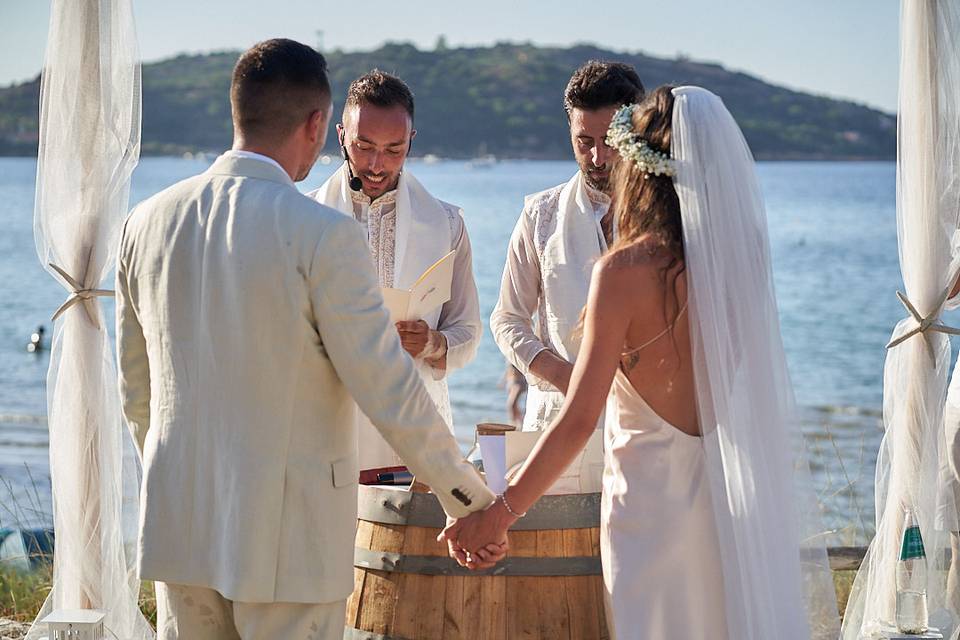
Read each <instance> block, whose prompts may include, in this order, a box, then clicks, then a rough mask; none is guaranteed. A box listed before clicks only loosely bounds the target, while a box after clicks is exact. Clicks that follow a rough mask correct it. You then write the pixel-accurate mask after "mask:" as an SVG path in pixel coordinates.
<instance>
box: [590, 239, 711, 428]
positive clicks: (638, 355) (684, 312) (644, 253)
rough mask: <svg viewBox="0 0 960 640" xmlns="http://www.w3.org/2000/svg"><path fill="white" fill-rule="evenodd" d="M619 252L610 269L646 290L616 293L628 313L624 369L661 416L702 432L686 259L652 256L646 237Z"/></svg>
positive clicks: (623, 360) (621, 366)
mask: <svg viewBox="0 0 960 640" xmlns="http://www.w3.org/2000/svg"><path fill="white" fill-rule="evenodd" d="M619 253H621V254H622V255H620V256H611V259H610V263H611V264H609V268H614V269H617V270H618V271H621V270H622V271H623V273H620V274H618V276H619V277H618V280H619V281H621V282H623V283H624V285H626V286H627V287H631V288H632V287H633V286H635V287H636V289H640V288H643V289H645V290H644V291H639V290H634V291H630V290H624V291H623V292H622V294H623V295H619V296H617V298H618V300H619V301H620V304H622V305H623V306H624V307H625V308H624V310H623V311H624V312H626V313H628V314H629V324H628V326H627V330H626V335H625V337H624V341H623V353H622V356H621V358H620V369H621V371H622V372H623V373H624V374H625V375H626V377H627V379H628V380H629V382H630V385H631V386H632V387H633V389H634V390H635V391H636V392H637V394H639V395H640V396H641V397H642V398H643V400H644V401H645V402H646V403H647V404H648V405H649V406H650V408H651V409H653V411H654V412H656V413H657V414H658V415H659V416H660V417H661V418H663V419H664V420H665V421H667V422H669V423H670V424H671V425H673V426H675V427H676V428H677V429H679V430H680V431H683V432H684V433H687V434H690V435H699V433H700V429H699V424H698V420H697V409H696V398H695V387H694V379H693V359H692V357H691V349H690V325H689V321H688V317H689V316H688V313H689V309H688V307H687V280H686V274H685V272H684V267H683V264H682V263H676V264H673V265H671V264H670V263H671V260H670V257H669V256H666V255H663V254H662V251H657V252H656V253H654V254H652V255H651V253H650V250H648V249H647V248H646V247H645V246H644V244H643V243H642V242H640V243H637V244H636V245H633V246H630V247H625V248H623V249H621V250H620V252H619Z"/></svg>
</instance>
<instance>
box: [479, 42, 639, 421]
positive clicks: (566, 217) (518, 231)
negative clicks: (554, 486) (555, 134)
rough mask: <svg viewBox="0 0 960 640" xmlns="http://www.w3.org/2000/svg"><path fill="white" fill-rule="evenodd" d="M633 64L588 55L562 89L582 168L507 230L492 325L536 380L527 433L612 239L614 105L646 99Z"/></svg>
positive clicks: (546, 412)
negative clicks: (592, 276) (507, 243)
mask: <svg viewBox="0 0 960 640" xmlns="http://www.w3.org/2000/svg"><path fill="white" fill-rule="evenodd" d="M643 95H644V89H643V84H642V83H641V82H640V78H639V77H638V76H637V72H636V71H635V70H634V69H633V68H632V67H631V66H629V65H626V64H622V63H617V62H599V61H595V60H591V61H590V62H587V63H585V64H584V65H583V66H581V67H580V68H579V69H577V70H576V72H574V74H573V77H571V78H570V82H569V83H568V84H567V88H566V91H565V93H564V100H563V104H564V109H565V110H566V112H567V120H568V122H569V123H570V140H571V142H572V144H573V154H574V157H575V158H576V160H577V164H578V165H579V170H578V171H577V173H576V175H574V176H573V177H572V178H571V179H570V180H569V181H568V182H566V183H564V184H561V185H557V186H556V187H553V188H552V189H547V190H546V191H541V192H540V193H535V194H533V195H530V196H527V198H526V203H525V205H524V208H523V212H522V213H521V214H520V219H519V220H518V221H517V225H516V227H515V229H514V231H513V235H512V237H511V238H510V247H509V249H508V251H507V260H506V265H505V266H504V270H503V281H502V283H501V285H500V298H499V301H498V302H497V306H496V308H495V309H494V310H493V315H491V316H490V328H491V330H492V331H493V335H494V338H495V339H496V341H497V346H498V347H500V351H501V352H503V355H504V356H505V357H506V359H507V360H508V361H509V362H510V363H511V364H513V366H515V367H516V368H517V369H519V370H520V372H521V373H523V374H524V375H525V376H526V377H527V379H528V381H529V382H530V388H529V390H528V392H527V408H526V414H525V416H524V420H523V429H524V431H540V430H543V429H545V428H546V427H547V426H548V425H549V424H550V422H551V420H552V419H553V418H554V417H555V416H556V414H557V413H558V412H559V410H560V407H561V406H562V405H563V395H564V393H566V390H567V385H568V383H569V381H570V374H571V372H572V371H573V362H574V360H575V359H576V357H577V351H578V349H579V346H580V340H579V336H578V335H577V331H576V327H577V324H578V322H579V319H580V312H581V310H582V309H583V307H584V306H585V305H586V303H587V291H588V290H589V288H590V270H591V267H592V266H593V263H594V261H595V260H596V259H597V258H598V257H600V255H601V254H602V253H603V252H604V251H606V250H607V246H608V244H609V243H610V241H611V240H612V234H613V231H612V229H613V219H612V217H613V216H612V211H613V209H612V207H611V206H610V204H611V201H610V195H609V194H608V193H607V188H608V180H609V177H610V166H611V161H612V160H613V157H614V153H616V152H615V151H614V150H613V149H611V148H610V147H608V146H607V143H606V135H607V128H608V127H609V125H610V120H611V119H612V117H613V114H614V112H616V110H617V109H619V108H620V107H621V106H623V105H625V104H630V103H634V102H639V101H640V100H642V99H643Z"/></svg>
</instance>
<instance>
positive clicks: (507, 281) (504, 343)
mask: <svg viewBox="0 0 960 640" xmlns="http://www.w3.org/2000/svg"><path fill="white" fill-rule="evenodd" d="M540 295H541V287H540V260H539V257H538V256H537V251H536V247H535V246H534V244H533V224H532V220H531V218H530V215H529V212H528V211H527V210H526V209H525V210H524V211H523V213H522V214H521V215H520V219H519V220H518V221H517V226H516V227H515V228H514V230H513V235H512V236H511V237H510V246H509V248H508V249H507V260H506V264H505V265H504V267H503V279H502V280H501V282H500V297H499V299H498V300H497V306H496V308H494V310H493V314H492V315H491V316H490V330H491V331H492V332H493V338H494V340H496V342H497V346H498V347H499V348H500V351H501V352H502V353H503V355H504V357H505V358H506V359H507V360H508V361H509V362H510V363H511V364H512V365H513V366H515V367H516V368H517V369H519V370H520V372H521V373H523V375H524V376H527V378H528V379H531V378H532V379H534V380H536V377H535V376H533V375H532V374H531V373H530V363H531V362H533V359H534V358H536V357H537V354H539V353H540V352H541V351H544V350H546V349H548V348H549V347H547V345H546V344H544V343H543V341H542V340H541V339H540V338H539V337H538V336H537V334H536V333H535V332H534V330H533V317H534V315H535V314H536V313H537V308H538V305H539V302H540Z"/></svg>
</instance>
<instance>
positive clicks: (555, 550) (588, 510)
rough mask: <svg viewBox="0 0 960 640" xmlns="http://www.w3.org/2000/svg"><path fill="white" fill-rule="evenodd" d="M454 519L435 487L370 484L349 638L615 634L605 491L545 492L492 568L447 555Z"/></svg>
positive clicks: (363, 497) (466, 639)
mask: <svg viewBox="0 0 960 640" xmlns="http://www.w3.org/2000/svg"><path fill="white" fill-rule="evenodd" d="M445 520H446V518H445V516H444V513H443V510H442V509H441V508H440V503H439V501H438V500H437V498H436V496H434V495H433V494H430V493H414V492H404V491H397V490H390V489H384V488H381V487H375V486H361V487H360V500H359V519H358V522H357V538H356V549H355V555H354V566H355V570H354V574H355V583H354V591H353V594H352V595H351V596H350V599H349V601H348V602H347V620H346V627H345V629H344V634H343V637H344V640H348V639H349V640H421V639H422V640H440V639H443V640H456V639H462V640H513V639H515V638H541V639H543V640H547V639H549V640H560V639H564V638H568V639H570V640H592V639H599V638H609V637H610V636H609V634H608V633H607V626H606V619H605V613H604V604H603V577H602V574H601V568H600V528H599V526H600V494H599V493H589V494H580V495H564V496H544V497H543V498H541V499H540V501H539V502H537V504H536V505H535V506H534V507H533V508H531V509H530V512H529V513H528V514H527V516H526V517H525V518H523V519H521V520H519V521H518V522H517V524H516V525H515V526H514V528H513V529H511V531H510V532H509V538H510V555H509V556H508V557H507V558H506V559H505V560H503V561H502V562H501V563H499V564H498V565H497V566H496V567H494V568H493V569H489V570H486V571H480V572H472V571H469V570H467V569H464V568H462V567H460V566H459V565H458V564H457V563H456V562H455V561H454V560H452V559H451V558H449V557H448V556H447V552H446V546H445V545H441V544H439V543H437V541H436V537H437V535H438V534H439V533H440V530H441V529H442V528H443V526H444V523H445Z"/></svg>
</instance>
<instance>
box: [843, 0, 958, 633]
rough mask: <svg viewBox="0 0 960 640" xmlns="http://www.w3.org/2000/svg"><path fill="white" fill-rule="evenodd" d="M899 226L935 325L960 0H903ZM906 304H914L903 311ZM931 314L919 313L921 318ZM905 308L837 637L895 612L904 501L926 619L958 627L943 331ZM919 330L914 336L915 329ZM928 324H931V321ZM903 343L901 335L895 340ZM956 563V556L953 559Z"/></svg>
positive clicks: (944, 266)
mask: <svg viewBox="0 0 960 640" xmlns="http://www.w3.org/2000/svg"><path fill="white" fill-rule="evenodd" d="M898 112H899V113H898V118H897V129H898V141H897V236H898V240H899V246H900V270H901V272H902V273H903V282H904V286H905V290H906V296H905V298H906V300H907V301H909V303H910V304H911V305H912V307H913V308H914V310H915V311H916V312H917V313H918V314H919V315H920V316H921V318H923V319H928V318H929V319H930V320H931V321H933V322H934V323H936V322H937V319H938V318H939V316H940V313H941V312H942V311H943V309H944V307H945V302H946V300H945V298H946V292H948V291H949V289H950V285H951V283H952V282H953V281H954V280H955V278H956V274H957V269H958V266H960V262H958V260H960V244H958V242H957V240H956V239H957V229H958V227H960V4H958V3H957V2H937V1H935V0H904V1H903V2H902V4H901V10H900V95H899V109H898ZM911 314H912V312H911ZM926 324H927V323H926V322H925V323H924V325H926ZM924 325H920V326H918V322H917V320H915V319H914V318H913V317H908V318H906V319H904V320H902V321H901V322H900V323H898V324H897V327H896V328H895V329H894V332H893V338H894V340H893V341H892V342H891V346H892V348H890V349H889V351H888V352H887V360H886V364H885V366H884V378H883V422H884V429H885V432H884V436H883V441H882V442H881V444H880V452H879V455H878V459H877V475H876V490H875V491H876V497H875V499H876V510H877V523H876V525H877V532H876V535H875V536H874V538H873V541H872V542H871V543H870V547H869V549H868V550H867V555H866V557H865V558H864V561H863V565H862V566H861V568H860V572H859V573H858V574H857V579H856V581H855V582H854V585H853V589H852V591H851V594H850V599H849V602H848V604H847V611H846V615H845V617H844V623H843V624H844V629H843V632H844V633H843V637H844V638H845V639H846V640H858V639H859V638H861V637H872V636H875V635H877V634H878V633H879V632H881V631H882V630H883V629H884V628H885V627H889V626H892V625H893V624H894V622H895V615H896V582H895V575H896V573H895V568H896V562H897V559H898V552H899V550H900V543H901V538H902V528H903V519H904V507H912V508H913V509H914V511H915V512H916V514H917V516H918V519H919V524H920V530H921V534H922V537H923V542H924V546H925V548H926V556H927V565H928V571H927V607H928V610H929V611H930V623H931V625H933V626H935V627H939V628H940V631H941V632H943V634H944V636H945V637H947V638H950V637H954V636H953V634H954V633H955V632H956V629H957V621H956V618H955V616H956V615H957V612H955V611H954V612H953V614H952V615H951V614H950V613H948V611H947V609H948V608H949V607H948V605H947V603H946V602H945V598H944V591H945V587H946V584H945V579H944V578H945V574H944V569H945V568H946V564H947V562H949V560H948V558H949V549H950V540H949V533H948V532H946V531H941V530H938V529H940V527H937V526H935V516H936V505H937V499H938V497H940V498H941V499H943V498H946V502H954V501H956V496H954V495H949V496H938V493H939V492H940V491H944V490H946V491H949V492H950V493H951V494H952V493H953V492H954V491H955V487H954V486H951V484H950V483H948V484H947V486H942V485H940V486H938V485H939V482H940V480H942V478H941V477H940V475H939V473H938V467H939V466H940V464H941V463H942V459H941V456H942V455H944V453H945V451H944V448H945V447H944V438H943V431H942V424H943V408H944V401H945V396H946V390H947V376H948V371H949V364H950V344H949V339H948V338H947V336H946V335H944V334H943V333H942V332H938V331H937V328H938V327H937V325H936V324H934V325H933V326H932V327H931V328H930V329H927V327H926V326H924ZM921 327H922V328H923V329H925V330H924V331H922V332H920V334H919V335H917V334H916V331H917V330H918V329H919V328H921ZM931 329H932V330H931ZM897 342H899V344H894V343H897ZM953 561H954V562H956V561H957V559H956V558H954V559H953Z"/></svg>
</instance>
